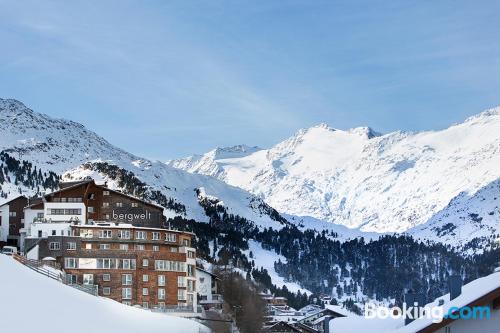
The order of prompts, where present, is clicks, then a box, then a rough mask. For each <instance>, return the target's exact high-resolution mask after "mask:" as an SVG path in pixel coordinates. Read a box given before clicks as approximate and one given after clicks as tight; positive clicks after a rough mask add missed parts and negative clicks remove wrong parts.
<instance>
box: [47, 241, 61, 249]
mask: <svg viewBox="0 0 500 333" xmlns="http://www.w3.org/2000/svg"><path fill="white" fill-rule="evenodd" d="M49 249H50V250H52V251H56V250H60V249H61V243H59V242H50V243H49Z"/></svg>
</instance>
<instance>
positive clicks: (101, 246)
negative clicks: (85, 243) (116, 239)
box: [99, 244, 111, 250]
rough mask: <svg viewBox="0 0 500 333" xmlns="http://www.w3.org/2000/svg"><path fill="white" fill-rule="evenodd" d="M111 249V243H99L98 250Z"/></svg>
mask: <svg viewBox="0 0 500 333" xmlns="http://www.w3.org/2000/svg"><path fill="white" fill-rule="evenodd" d="M109 249H111V245H109V244H99V250H109Z"/></svg>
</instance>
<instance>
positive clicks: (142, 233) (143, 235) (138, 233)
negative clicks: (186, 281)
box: [135, 231, 147, 239]
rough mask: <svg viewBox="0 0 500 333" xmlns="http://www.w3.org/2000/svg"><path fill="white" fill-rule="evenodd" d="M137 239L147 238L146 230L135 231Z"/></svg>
mask: <svg viewBox="0 0 500 333" xmlns="http://www.w3.org/2000/svg"><path fill="white" fill-rule="evenodd" d="M135 239H147V238H146V232H145V231H136V232H135Z"/></svg>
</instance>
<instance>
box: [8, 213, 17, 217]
mask: <svg viewBox="0 0 500 333" xmlns="http://www.w3.org/2000/svg"><path fill="white" fill-rule="evenodd" d="M9 216H10V217H16V216H17V212H9Z"/></svg>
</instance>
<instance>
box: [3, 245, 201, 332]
mask: <svg viewBox="0 0 500 333" xmlns="http://www.w3.org/2000/svg"><path fill="white" fill-rule="evenodd" d="M0 295H1V297H2V302H0V314H1V315H0V326H1V331H2V332H55V331H62V330H70V331H71V332H72V333H89V332H107V333H114V332H117V333H118V332H119V333H136V332H143V333H146V332H162V333H166V332H172V333H174V332H175V333H210V329H208V328H207V327H205V326H203V325H201V324H198V323H197V322H194V321H192V320H188V319H182V318H176V317H171V316H166V315H163V314H159V313H152V312H148V311H145V310H142V309H137V308H133V307H130V306H126V305H122V304H120V303H118V302H115V301H113V300H110V299H106V298H102V297H94V296H91V295H89V294H86V293H84V292H81V291H78V290H76V289H73V288H71V287H68V286H66V285H63V284H61V283H59V282H57V281H55V280H52V279H50V278H47V277H44V276H42V275H40V274H38V273H36V272H34V271H32V270H30V269H29V268H27V267H25V266H23V265H21V264H20V263H18V262H17V261H15V260H14V259H12V258H11V257H8V256H5V255H0Z"/></svg>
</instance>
